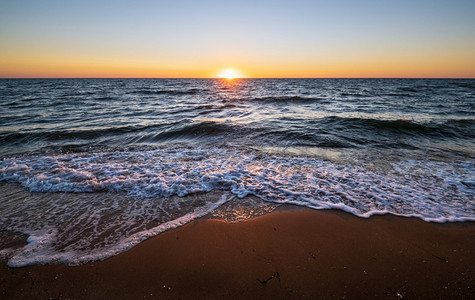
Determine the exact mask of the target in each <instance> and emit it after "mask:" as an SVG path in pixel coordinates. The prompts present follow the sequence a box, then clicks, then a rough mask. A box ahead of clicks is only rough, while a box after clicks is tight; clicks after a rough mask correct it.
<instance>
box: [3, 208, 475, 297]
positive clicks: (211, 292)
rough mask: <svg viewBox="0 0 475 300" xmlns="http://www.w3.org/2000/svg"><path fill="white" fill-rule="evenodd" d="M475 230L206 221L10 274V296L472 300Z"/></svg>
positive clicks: (287, 213) (291, 220) (401, 222)
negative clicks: (103, 255)
mask: <svg viewBox="0 0 475 300" xmlns="http://www.w3.org/2000/svg"><path fill="white" fill-rule="evenodd" d="M474 237H475V223H474V222H461V223H444V224H439V223H428V222H424V221H422V220H420V219H416V218H406V217H397V216H392V215H382V216H372V217H371V218H368V219H365V218H359V217H356V216H354V215H351V214H348V213H345V212H342V211H335V210H323V211H319V210H313V209H308V208H302V207H294V206H285V207H284V208H279V209H278V210H277V211H274V212H272V213H270V214H266V215H264V216H260V217H257V218H253V219H248V220H245V221H242V222H238V223H226V222H224V221H222V220H218V219H209V218H200V219H197V220H194V221H192V222H191V223H188V224H186V225H184V226H182V227H179V228H177V229H173V230H169V231H166V232H164V233H162V234H159V235H158V236H155V237H153V238H150V239H148V240H146V241H145V242H142V243H140V244H139V245H137V246H135V247H134V248H132V249H130V250H129V251H126V252H123V253H121V254H119V255H117V256H114V257H111V258H109V259H106V260H103V261H96V262H91V263H86V264H81V265H78V266H67V265H64V264H50V265H33V266H27V267H22V268H9V267H7V265H6V261H2V264H1V269H0V278H1V279H0V298H2V299H203V298H206V299H225V298H227V299H246V298H247V299H249V298H259V299H262V298H264V299H271V298H272V299H301V298H317V299H330V298H331V299H342V298H347V299H362V298H370V299H376V298H378V299H380V298H387V299H394V298H400V299H429V298H436V299H470V298H474V297H475V267H474V266H475V239H474Z"/></svg>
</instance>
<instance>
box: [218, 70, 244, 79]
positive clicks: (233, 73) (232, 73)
mask: <svg viewBox="0 0 475 300" xmlns="http://www.w3.org/2000/svg"><path fill="white" fill-rule="evenodd" d="M217 77H218V78H225V79H227V80H233V79H234V78H241V77H242V75H241V73H239V71H237V70H235V69H232V68H228V69H224V70H222V71H220V72H219V73H218V76H217Z"/></svg>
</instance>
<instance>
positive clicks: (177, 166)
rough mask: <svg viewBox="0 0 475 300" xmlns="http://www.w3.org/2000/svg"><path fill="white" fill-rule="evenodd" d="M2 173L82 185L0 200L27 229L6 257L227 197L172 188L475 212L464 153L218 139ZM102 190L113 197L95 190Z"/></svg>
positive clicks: (114, 247) (330, 204)
mask: <svg viewBox="0 0 475 300" xmlns="http://www.w3.org/2000/svg"><path fill="white" fill-rule="evenodd" d="M0 181H11V182H18V183H20V184H21V185H22V186H24V187H26V188H27V189H28V190H29V191H31V192H76V193H78V194H75V195H76V196H75V199H71V197H66V196H64V197H63V196H61V195H64V194H46V196H42V194H41V193H40V194H33V196H34V197H33V198H31V199H30V200H29V201H23V202H18V201H17V202H11V203H9V204H8V205H9V206H8V209H6V207H7V204H4V205H5V206H4V208H2V207H0V212H1V214H0V221H1V222H2V223H3V224H5V225H3V226H6V227H8V228H7V229H8V230H14V231H18V232H22V233H25V234H28V235H30V241H29V244H28V245H27V246H26V247H24V248H22V249H21V250H20V251H17V252H16V254H15V255H14V256H13V257H12V258H11V259H10V262H9V264H10V265H11V266H22V265H26V264H32V263H47V262H67V263H70V264H76V263H80V262H83V261H89V260H95V259H102V258H105V257H109V256H111V255H115V254H117V253H119V252H121V251H123V250H125V249H129V248H130V247H132V246H133V245H135V244H136V243H138V242H139V241H141V240H143V239H145V238H147V237H149V236H153V235H155V234H157V233H159V232H162V231H163V230H167V229H169V228H174V227H177V226H180V225H181V224H183V223H186V222H188V221H190V220H192V219H194V218H196V217H199V216H202V215H204V214H206V213H208V212H210V211H212V210H213V209H215V208H216V207H217V206H219V205H221V204H222V203H223V202H225V201H226V200H225V199H217V200H215V201H212V202H211V203H205V202H206V201H204V200H203V199H204V198H203V199H199V197H198V198H194V200H189V199H188V198H186V199H185V198H179V197H176V195H178V196H181V197H183V196H185V195H195V193H197V192H209V191H212V190H220V191H223V192H229V193H230V194H232V195H234V196H236V197H237V198H236V199H234V200H233V201H239V199H238V198H243V197H245V196H247V195H254V196H257V197H258V198H260V199H262V200H264V201H270V202H276V203H291V204H297V205H302V206H307V207H311V208H314V209H340V210H344V211H347V212H350V213H352V214H355V215H357V216H360V217H365V218H367V217H370V216H371V215H375V214H388V213H389V214H394V215H399V216H407V217H418V218H421V219H423V220H426V221H430V222H453V221H474V220H475V213H474V210H473V207H475V200H474V194H475V193H474V191H475V185H474V184H473V183H474V182H475V164H474V162H473V161H470V160H467V161H464V162H450V163H449V162H432V161H428V160H427V161H426V160H423V161H415V160H400V161H397V162H393V163H392V169H389V170H382V169H381V170H378V169H376V168H375V167H374V166H371V168H369V167H368V168H364V167H361V166H356V165H350V164H345V165H342V164H336V163H333V162H331V161H326V160H321V159H316V158H304V157H278V156H269V155H266V154H263V153H260V152H257V151H249V150H246V151H244V150H238V149H230V148H224V147H222V148H209V149H189V148H181V149H180V148H176V149H173V148H164V149H156V150H150V151H116V152H102V153H78V154H65V155H55V156H29V157H17V158H8V159H5V160H4V161H2V162H0ZM86 192H87V193H90V192H94V193H93V194H85V193H86ZM99 192H101V193H99ZM102 192H107V193H102ZM103 194H105V195H116V196H113V197H110V196H109V197H102V198H101V196H98V195H103ZM84 195H94V197H93V199H91V197H89V196H84ZM125 195H126V196H125ZM174 195H175V196H174ZM170 196H173V197H171V198H163V197H170ZM229 197H230V196H228V198H229ZM19 203H20V204H19ZM39 212H41V213H39ZM35 215H36V216H37V218H33V217H32V216H35ZM78 232H87V233H88V234H89V235H86V234H80V233H78ZM105 233H107V234H108V235H107V236H105ZM58 241H59V242H58ZM58 249H61V251H59V250H58ZM84 249H87V250H84Z"/></svg>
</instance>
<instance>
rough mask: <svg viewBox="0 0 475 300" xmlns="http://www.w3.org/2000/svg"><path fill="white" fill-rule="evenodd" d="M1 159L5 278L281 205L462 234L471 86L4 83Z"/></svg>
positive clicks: (471, 163)
mask: <svg viewBox="0 0 475 300" xmlns="http://www.w3.org/2000/svg"><path fill="white" fill-rule="evenodd" d="M0 158H1V161H0V188H1V191H0V245H4V246H3V249H0V255H1V256H3V257H4V258H7V259H8V260H9V265H10V266H24V265H28V264H35V263H51V262H63V263H68V264H77V263H82V262H87V261H93V260H98V259H103V258H107V257H110V256H112V255H115V254H118V253H120V252H122V251H124V250H127V249H129V248H130V247H132V246H133V245H136V244H137V243H139V242H141V241H143V240H144V239H146V238H149V237H151V236H154V235H157V234H159V233H160V232H163V231H165V230H168V229H171V228H175V227H178V226H181V225H183V224H186V223H187V222H190V221H191V220H194V219H196V218H199V217H202V216H212V217H215V218H221V219H224V220H226V221H231V222H232V221H239V220H243V219H246V218H250V217H253V216H257V215H261V214H265V213H268V212H270V211H272V210H273V209H275V207H277V206H278V205H282V204H294V205H299V206H305V207H310V208H314V209H340V210H344V211H347V212H349V213H352V214H354V215H356V216H360V217H369V216H371V215H374V214H394V215H399V216H406V217H417V218H421V219H423V220H425V221H428V222H447V221H450V222H453V221H459V222H460V221H473V220H475V200H474V195H475V80H462V79H459V80H448V79H235V80H221V79H8V80H7V79H5V80H0ZM25 239H26V240H27V244H26V245H25V244H23V243H18V242H17V241H19V240H25Z"/></svg>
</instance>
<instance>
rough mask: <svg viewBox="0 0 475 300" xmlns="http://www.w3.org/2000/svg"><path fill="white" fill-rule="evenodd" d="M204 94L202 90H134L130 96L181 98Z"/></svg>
mask: <svg viewBox="0 0 475 300" xmlns="http://www.w3.org/2000/svg"><path fill="white" fill-rule="evenodd" d="M200 92H202V90H200V89H188V90H149V89H142V90H133V91H130V92H129V93H130V94H141V95H173V96H180V95H195V94H198V93H200Z"/></svg>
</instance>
